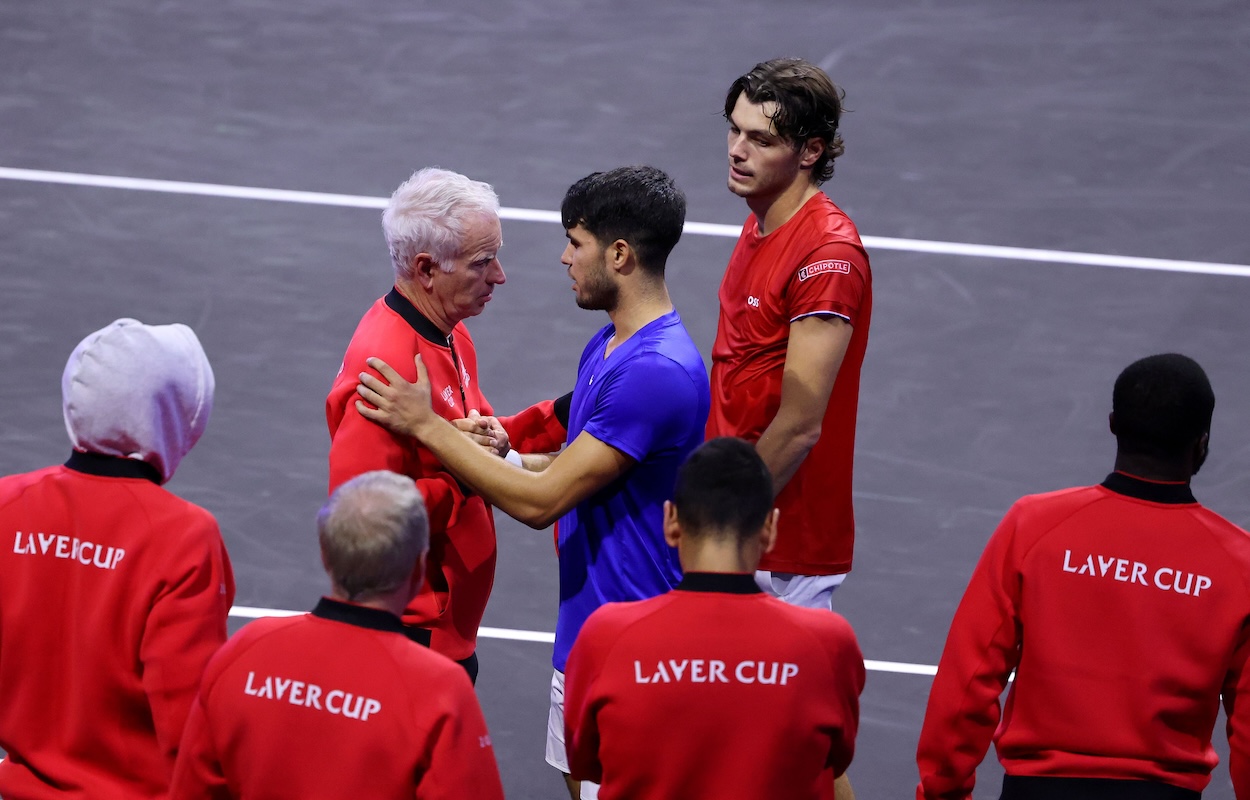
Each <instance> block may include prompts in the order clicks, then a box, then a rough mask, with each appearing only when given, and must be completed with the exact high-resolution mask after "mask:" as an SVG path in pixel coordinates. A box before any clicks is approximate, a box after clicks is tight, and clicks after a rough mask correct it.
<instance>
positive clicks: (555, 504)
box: [357, 358, 634, 529]
mask: <svg viewBox="0 0 1250 800" xmlns="http://www.w3.org/2000/svg"><path fill="white" fill-rule="evenodd" d="M369 366H371V367H373V368H374V369H375V370H377V371H378V372H379V373H380V374H381V375H382V376H383V377H384V378H385V379H386V382H383V381H380V380H378V379H377V378H374V377H373V376H372V375H369V374H368V373H361V375H360V380H361V386H360V387H359V389H358V392H359V393H360V396H361V397H362V398H364V400H366V401H368V403H369V404H371V405H372V406H373V407H372V408H371V407H370V406H369V405H366V404H365V403H363V402H361V401H357V409H358V410H359V411H360V413H361V415H362V416H364V417H367V418H368V419H371V420H373V421H374V422H377V423H378V424H380V425H384V426H386V427H388V428H390V429H391V430H393V431H396V432H399V433H403V434H405V435H408V436H412V437H414V438H416V439H418V440H419V441H420V442H421V443H422V444H424V445H425V446H426V447H427V448H429V450H430V452H432V453H433V454H434V456H435V457H436V458H437V459H438V460H439V461H440V462H441V463H442V464H443V466H444V467H446V468H447V469H448V470H450V471H451V472H452V473H453V474H454V475H455V476H456V477H457V478H459V479H460V480H461V481H463V482H464V483H465V484H467V485H468V486H470V487H471V488H472V489H473V490H474V491H475V492H477V493H478V494H479V495H481V496H482V497H483V498H484V499H485V500H486V501H487V502H488V503H490V504H492V505H494V506H496V507H498V508H499V509H500V510H502V511H503V512H504V513H506V514H507V515H508V516H510V517H513V518H514V519H517V520H519V521H520V522H523V523H525V524H526V525H528V526H530V527H531V528H535V529H542V528H545V527H547V526H549V525H551V523H552V522H554V521H555V520H557V519H559V518H560V516H561V515H562V514H564V513H565V512H566V511H568V510H569V509H570V508H572V507H573V506H575V505H577V504H578V503H579V502H581V501H582V500H584V499H586V498H587V497H589V496H590V495H591V494H593V493H594V492H596V491H598V490H599V489H602V488H603V487H604V486H607V485H608V484H609V483H611V482H612V481H613V480H615V479H616V478H618V477H620V476H621V475H623V474H624V473H625V471H626V470H628V469H629V468H630V467H632V466H633V465H634V459H633V458H632V457H631V456H629V455H626V454H625V453H623V452H622V451H620V450H618V449H616V448H615V447H613V446H611V445H609V444H606V443H604V442H602V441H600V440H599V439H596V438H595V437H594V436H592V435H590V434H589V433H586V432H583V433H581V434H579V435H578V437H577V438H576V439H575V440H573V442H572V443H571V444H570V445H569V446H568V447H566V448H565V449H564V450H563V451H562V452H561V453H560V454H559V455H558V456H556V457H555V458H554V459H553V460H552V461H551V464H550V466H548V467H547V468H546V469H544V470H542V471H541V472H531V471H529V470H526V469H522V468H519V467H516V466H513V465H512V464H509V463H507V462H506V461H503V460H501V459H499V458H497V457H496V456H494V455H492V454H490V453H488V452H486V450H484V449H483V448H481V447H479V446H478V445H477V444H475V443H474V442H473V441H471V440H470V439H469V438H468V437H466V436H464V435H463V434H462V433H461V432H460V431H459V430H458V429H457V428H456V426H455V425H453V424H452V423H450V422H448V421H447V420H445V419H443V418H442V417H440V416H438V415H437V414H435V413H434V412H433V411H432V410H431V408H430V384H429V375H428V373H427V372H426V369H425V365H424V364H422V363H421V362H420V359H419V358H418V360H417V381H416V382H415V383H409V382H408V381H406V380H404V378H403V377H402V376H401V375H400V374H399V373H397V372H396V371H395V370H394V369H392V368H391V367H390V366H389V365H388V364H386V363H385V362H383V361H380V360H378V359H369Z"/></svg>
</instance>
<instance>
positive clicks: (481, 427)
mask: <svg viewBox="0 0 1250 800" xmlns="http://www.w3.org/2000/svg"><path fill="white" fill-rule="evenodd" d="M452 424H453V425H455V426H456V427H457V428H458V429H459V430H460V432H461V433H463V434H464V435H465V436H467V437H469V440H470V441H472V442H473V443H474V444H477V445H479V446H481V447H482V448H484V449H486V450H488V451H489V452H491V453H493V454H495V455H497V456H499V457H500V458H503V457H504V456H506V455H508V451H509V450H510V449H511V444H510V442H509V440H508V432H507V431H506V430H504V428H503V425H501V424H499V420H498V419H496V418H495V417H483V416H482V415H481V414H479V413H477V409H476V408H475V409H471V410H470V411H469V416H467V417H463V418H461V419H457V420H453V421H452Z"/></svg>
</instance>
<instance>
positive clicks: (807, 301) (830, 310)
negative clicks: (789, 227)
mask: <svg viewBox="0 0 1250 800" xmlns="http://www.w3.org/2000/svg"><path fill="white" fill-rule="evenodd" d="M867 285H868V261H867V259H866V258H865V256H864V253H863V251H862V250H860V249H859V248H857V247H854V246H853V245H849V244H845V243H842V242H838V243H834V244H826V245H822V246H820V247H818V248H816V249H815V250H813V251H812V252H811V253H810V254H809V255H808V256H807V257H806V258H804V259H803V260H802V262H801V263H800V264H799V266H798V267H796V268H795V270H794V272H793V273H791V274H790V275H789V276H787V278H786V285H785V288H784V290H783V292H784V295H783V301H784V303H783V305H784V308H785V313H786V315H787V317H788V318H789V320H790V322H794V321H795V320H798V319H802V318H803V317H809V316H812V315H815V314H834V315H836V316H839V317H842V318H843V319H845V320H846V321H847V322H849V323H851V325H852V326H854V325H855V324H856V322H857V320H858V317H859V310H860V307H861V306H862V304H863V300H864V292H865V288H866V286H867Z"/></svg>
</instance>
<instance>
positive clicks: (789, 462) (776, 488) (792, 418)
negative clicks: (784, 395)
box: [755, 405, 821, 495]
mask: <svg viewBox="0 0 1250 800" xmlns="http://www.w3.org/2000/svg"><path fill="white" fill-rule="evenodd" d="M820 422H821V420H820V419H819V418H817V419H816V420H811V419H810V418H808V417H807V416H806V415H803V414H796V413H791V412H788V411H787V409H786V408H785V407H784V405H783V407H782V408H781V409H778V411H777V416H775V417H773V421H772V422H771V423H769V425H768V427H767V428H765V429H764V433H763V434H761V436H760V439H759V441H758V442H757V443H756V445H755V449H756V452H758V453H759V455H760V458H761V459H763V461H764V464H765V465H767V466H768V471H769V472H770V473H772V476H773V494H774V495H776V494H780V493H781V490H782V489H784V488H785V487H786V484H787V483H789V482H790V479H791V478H793V477H794V473H796V472H798V469H799V467H800V466H801V465H802V464H803V459H805V458H807V454H808V453H810V452H811V451H812V448H813V447H815V446H816V442H817V440H818V439H820Z"/></svg>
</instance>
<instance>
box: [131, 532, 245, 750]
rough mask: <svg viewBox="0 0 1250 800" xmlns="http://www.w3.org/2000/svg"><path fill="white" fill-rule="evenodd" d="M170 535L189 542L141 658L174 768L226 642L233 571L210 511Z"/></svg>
mask: <svg viewBox="0 0 1250 800" xmlns="http://www.w3.org/2000/svg"><path fill="white" fill-rule="evenodd" d="M166 533H167V534H168V535H170V536H181V537H183V539H184V541H185V542H186V543H187V546H186V547H185V548H183V550H182V551H181V552H180V553H178V554H177V555H176V556H175V560H174V562H173V563H172V564H171V565H170V575H169V576H168V578H167V579H166V581H165V583H164V586H163V590H162V591H161V593H160V594H159V595H158V596H157V597H156V600H155V601H154V602H153V604H152V608H151V610H150V611H149V613H148V618H147V622H146V624H145V625H144V629H143V640H142V642H141V643H140V645H139V660H140V664H141V668H140V669H141V673H142V676H143V678H142V680H143V688H144V691H145V692H146V693H147V697H148V704H149V705H150V707H151V709H152V722H153V725H154V727H155V729H156V740H157V743H158V744H159V746H160V748H161V751H162V752H163V753H164V754H165V755H166V757H167V758H168V759H169V767H170V769H171V770H172V769H173V766H174V760H175V757H176V756H177V753H178V742H179V740H180V739H181V738H182V731H183V728H185V727H186V722H187V714H188V713H189V712H190V709H191V705H192V703H193V702H194V699H195V693H196V689H197V688H198V687H199V685H200V678H201V677H202V676H203V674H204V667H205V665H206V664H207V663H208V660H209V659H210V658H211V657H212V655H213V653H215V652H216V651H217V648H219V647H220V646H221V645H222V644H223V643H224V642H225V641H226V617H227V616H228V615H229V613H230V605H231V603H233V602H234V573H233V572H232V571H231V568H230V558H229V556H228V555H227V554H226V547H225V545H224V544H223V543H222V541H221V532H220V531H219V530H218V528H217V522H216V520H214V519H213V518H212V517H211V516H209V515H208V514H207V513H205V514H204V517H203V519H202V520H201V521H199V524H198V526H195V527H194V528H193V529H191V530H186V531H166Z"/></svg>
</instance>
